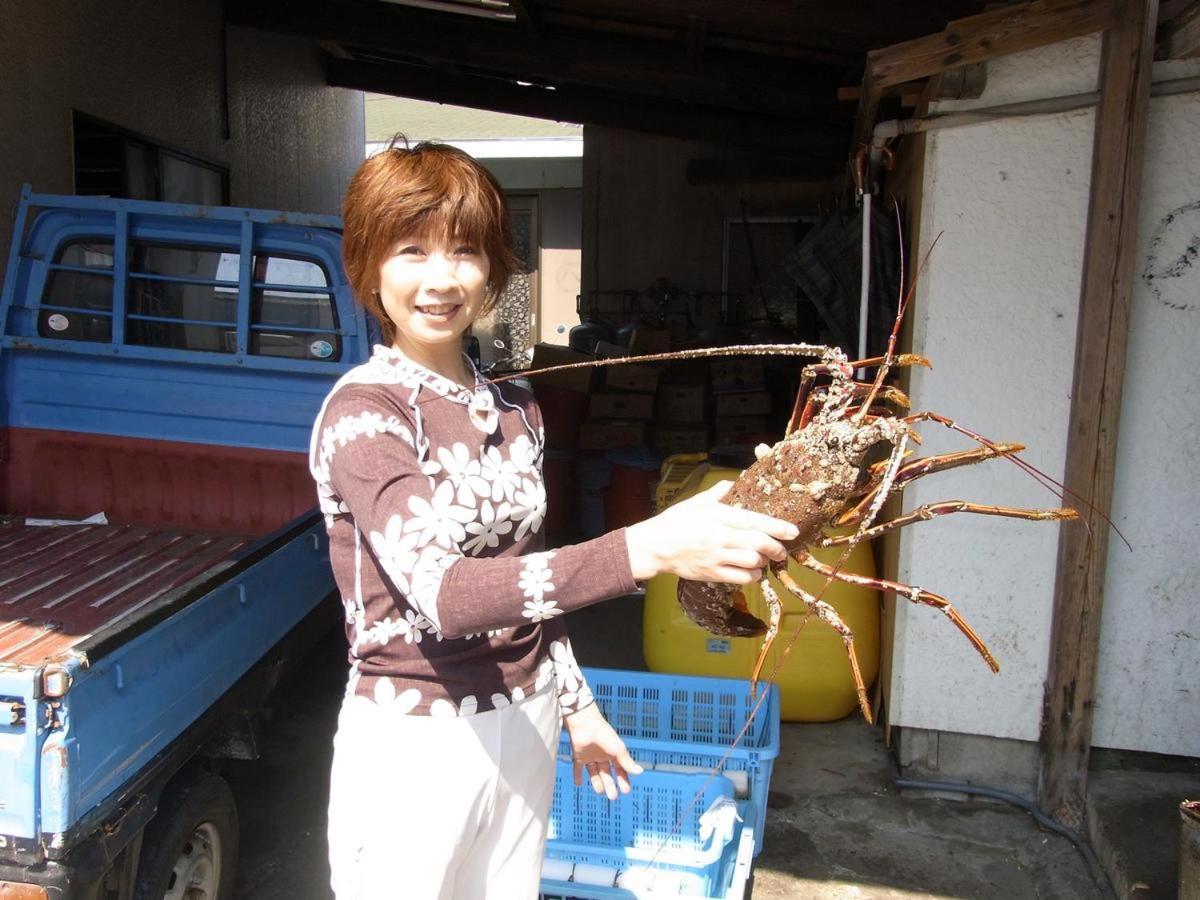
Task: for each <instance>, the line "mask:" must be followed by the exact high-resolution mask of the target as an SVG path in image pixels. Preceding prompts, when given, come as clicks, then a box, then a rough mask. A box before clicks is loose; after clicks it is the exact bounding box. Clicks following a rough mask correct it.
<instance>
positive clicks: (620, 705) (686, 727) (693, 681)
mask: <svg viewBox="0 0 1200 900" xmlns="http://www.w3.org/2000/svg"><path fill="white" fill-rule="evenodd" d="M583 674H584V677H585V678H587V682H588V685H589V686H590V687H591V689H592V692H593V693H594V694H595V696H596V702H597V703H598V704H599V705H600V709H601V711H602V712H603V713H604V715H605V717H606V718H607V719H608V721H609V722H610V723H612V726H613V728H615V729H616V730H617V733H618V734H620V735H621V737H622V738H623V739H624V741H625V743H626V745H627V746H628V747H629V750H630V753H632V754H633V757H634V759H636V760H637V761H638V762H639V763H641V764H642V765H643V766H644V767H645V768H646V769H648V770H655V771H672V772H677V773H709V772H713V771H714V770H715V769H716V767H717V766H718V765H720V769H721V772H722V773H723V774H724V775H726V776H727V777H728V778H729V779H730V780H731V781H732V782H733V783H734V785H735V789H736V790H737V796H738V798H739V799H747V800H749V801H750V803H751V806H752V807H753V811H754V816H755V820H754V822H753V823H748V824H752V825H753V826H754V833H755V835H757V845H756V847H755V851H754V852H755V855H757V854H758V852H759V850H761V849H762V844H761V841H762V835H763V827H764V824H765V821H766V815H767V791H768V789H769V787H770V783H771V771H772V769H773V768H774V766H775V758H776V757H777V756H778V755H779V689H778V688H777V687H775V685H772V684H769V683H766V682H763V683H760V686H759V687H760V690H763V691H766V692H767V696H766V699H764V700H763V701H762V704H761V705H760V706H759V707H758V712H757V714H756V715H755V717H754V721H753V722H752V723H751V725H750V727H749V728H748V729H747V730H746V734H745V735H743V736H742V739H741V740H740V741H739V742H738V745H737V747H735V748H734V749H733V750H730V749H729V746H730V744H732V743H733V740H734V738H735V737H737V735H738V733H739V732H740V731H741V729H742V726H743V725H745V723H746V720H747V719H748V718H749V716H750V713H751V711H752V710H753V709H754V707H755V705H756V703H757V700H753V699H751V697H750V683H749V682H748V681H743V680H740V679H733V678H707V677H700V676H695V675H669V674H661V673H656V672H629V671H623V670H620V669H593V668H584V670H583ZM760 699H761V697H760ZM559 755H560V757H563V758H570V744H569V741H568V739H567V737H566V735H565V734H564V735H563V743H562V745H561V747H560V751H559ZM722 759H724V762H723V763H722V762H721V760H722ZM635 781H636V779H635Z"/></svg>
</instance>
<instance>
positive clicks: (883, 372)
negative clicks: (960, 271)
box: [854, 206, 945, 425]
mask: <svg viewBox="0 0 1200 900" xmlns="http://www.w3.org/2000/svg"><path fill="white" fill-rule="evenodd" d="M896 226H897V228H898V229H900V257H901V260H903V258H904V232H903V226H901V224H900V208H899V206H897V207H896ZM943 234H945V232H944V231H939V232H938V235H937V237H935V238H934V239H933V243H931V244H930V245H929V249H928V250H926V251H925V256H924V257H923V258H922V259H921V265H919V266H918V267H917V271H916V273H915V274H914V275H913V280H912V284H910V285H909V286H908V290H907V291H904V282H903V281H901V282H900V290H901V291H902V293H901V295H900V302H899V305H898V308H897V310H896V319H895V321H894V322H892V333H891V334H890V335H888V343H887V352H886V353H885V354H884V357H883V362H882V363H881V364H880V366H879V370H878V371H877V372H876V373H875V380H874V381H873V382H872V383H871V392H870V393H869V394H867V399H866V400H865V401H864V403H863V406H862V408H861V409H860V410H859V411H858V412H857V413H855V416H854V424H856V425H858V424H861V423H862V420H863V418H864V417H865V416H866V412H865V410H867V409H870V407H871V403H872V402H873V401H874V400H875V395H876V394H877V393H879V388H880V387H881V386H882V385H883V380H884V379H885V378H886V377H887V374H888V370H889V369H890V367H891V364H892V361H893V360H894V359H895V358H896V342H897V341H898V340H899V339H900V326H901V325H902V324H903V322H904V316H905V314H906V313H907V312H908V304H909V303H910V302H911V301H912V298H913V294H914V293H916V290H917V283H918V282H919V281H920V280H921V274H922V273H923V272H924V271H925V267H926V266H928V265H929V257H930V256H931V255H932V254H933V248H934V247H936V246H937V245H938V241H940V240H941V239H942V235H943ZM900 271H901V277H902V278H903V272H904V266H903V262H901V269H900Z"/></svg>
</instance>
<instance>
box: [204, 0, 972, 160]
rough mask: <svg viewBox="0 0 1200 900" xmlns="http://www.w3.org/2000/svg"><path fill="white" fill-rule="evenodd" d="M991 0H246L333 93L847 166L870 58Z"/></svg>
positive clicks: (241, 3)
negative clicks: (369, 94) (853, 95)
mask: <svg viewBox="0 0 1200 900" xmlns="http://www.w3.org/2000/svg"><path fill="white" fill-rule="evenodd" d="M984 5H985V4H984V2H983V0H740V2H738V0H238V2H235V3H229V4H227V7H226V10H227V11H226V16H227V20H228V21H229V22H230V23H232V24H237V25H246V26H251V27H255V28H261V29H267V30H270V31H276V32H283V33H287V34H293V35H300V36H303V37H307V38H310V39H312V40H314V41H316V42H318V43H319V44H320V45H321V46H322V47H323V48H324V49H325V52H326V53H327V55H328V69H327V71H328V80H329V83H330V84H333V85H338V86H342V87H351V88H357V89H362V90H367V91H377V92H380V93H385V94H395V95H398V96H407V97H415V98H418V99H423V100H433V101H437V102H443V103H453V104H458V105H461V106H471V107H477V108H482V109H493V110H498V111H502V112H511V113H518V114H523V115H531V116H540V117H543V118H551V119H558V120H563V121H571V122H581V123H585V124H596V125H608V126H613V127H621V128H629V129H634V130H640V131H648V132H653V133H657V134H665V135H672V136H676V137H686V138H697V139H703V140H710V141H716V142H720V143H725V144H730V145H740V146H743V147H752V148H754V150H755V151H757V152H759V153H763V154H772V153H774V154H778V155H781V156H786V157H788V158H789V159H790V160H791V161H792V162H793V164H802V165H803V164H805V163H811V164H813V166H814V167H820V168H824V167H825V164H832V165H839V164H840V161H841V160H843V159H844V158H845V154H846V153H847V151H848V149H849V143H850V133H851V128H852V124H853V120H854V114H855V103H854V102H853V101H852V100H850V101H846V100H838V99H837V89H838V88H839V87H847V86H854V85H857V84H858V83H859V80H860V78H861V75H862V71H863V65H864V61H865V56H866V53H867V51H869V50H872V49H877V48H880V47H885V46H889V45H891V44H895V43H898V42H900V41H904V40H908V39H910V38H914V37H919V36H921V35H925V34H929V33H932V32H937V31H940V30H942V29H943V28H944V27H945V25H946V23H947V22H948V21H950V20H952V19H958V18H962V17H964V16H969V15H973V14H975V13H978V12H979V11H980V10H981V9H982V8H983V7H984Z"/></svg>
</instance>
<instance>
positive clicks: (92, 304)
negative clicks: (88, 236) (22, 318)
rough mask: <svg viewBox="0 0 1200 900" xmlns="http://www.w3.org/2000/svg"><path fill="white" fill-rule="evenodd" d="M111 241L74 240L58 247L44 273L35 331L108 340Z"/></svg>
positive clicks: (51, 334)
mask: <svg viewBox="0 0 1200 900" xmlns="http://www.w3.org/2000/svg"><path fill="white" fill-rule="evenodd" d="M112 270H113V248H112V242H111V241H103V240H95V241H92V240H77V241H72V242H71V243H69V244H64V245H63V246H62V247H61V248H59V251H58V254H57V255H56V257H55V259H54V262H53V263H52V264H51V266H50V271H49V273H48V274H47V277H46V290H45V294H44V295H43V297H42V308H41V309H40V310H39V312H38V334H39V335H41V336H42V337H52V338H59V339H65V340H73V341H109V340H112V298H113V271H112Z"/></svg>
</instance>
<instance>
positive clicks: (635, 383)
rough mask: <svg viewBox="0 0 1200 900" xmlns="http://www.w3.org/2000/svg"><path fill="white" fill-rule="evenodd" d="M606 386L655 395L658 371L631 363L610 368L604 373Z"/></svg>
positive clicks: (648, 366) (652, 367)
mask: <svg viewBox="0 0 1200 900" xmlns="http://www.w3.org/2000/svg"><path fill="white" fill-rule="evenodd" d="M604 378H605V381H604V383H605V385H606V386H607V387H610V388H618V389H620V390H622V391H641V392H643V393H647V394H653V393H654V391H655V390H656V389H657V388H658V369H657V368H656V367H654V366H651V365H637V364H636V363H630V364H629V365H624V366H609V367H608V368H607V369H605V372H604Z"/></svg>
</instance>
